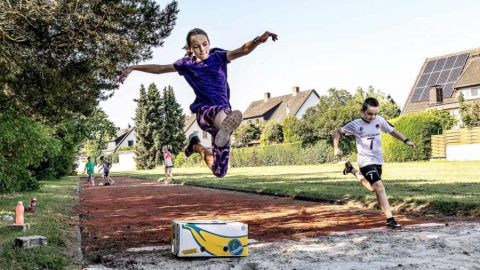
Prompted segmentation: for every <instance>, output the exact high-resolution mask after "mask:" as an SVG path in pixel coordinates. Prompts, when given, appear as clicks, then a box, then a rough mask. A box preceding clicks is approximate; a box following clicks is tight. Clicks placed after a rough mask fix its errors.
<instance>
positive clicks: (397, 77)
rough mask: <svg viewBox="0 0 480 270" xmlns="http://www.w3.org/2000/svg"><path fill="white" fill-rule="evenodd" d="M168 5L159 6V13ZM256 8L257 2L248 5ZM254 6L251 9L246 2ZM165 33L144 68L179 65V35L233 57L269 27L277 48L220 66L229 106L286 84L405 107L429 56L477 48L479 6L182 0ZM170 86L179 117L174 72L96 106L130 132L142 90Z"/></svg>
mask: <svg viewBox="0 0 480 270" xmlns="http://www.w3.org/2000/svg"><path fill="white" fill-rule="evenodd" d="M168 2H169V1H164V0H161V1H158V3H159V4H160V5H161V6H162V7H163V6H164V5H165V4H166V3H168ZM256 2H259V3H256ZM253 3H255V4H253ZM179 8H180V13H179V15H178V19H177V24H176V26H175V28H174V30H173V33H172V34H171V35H170V36H169V37H168V38H167V39H166V40H165V44H164V46H163V47H159V48H155V49H154V57H153V59H150V60H148V61H146V62H144V63H149V64H151V63H155V64H170V63H173V62H175V61H176V60H177V59H179V58H181V57H182V56H183V54H184V52H183V51H182V50H181V48H182V46H183V45H184V44H185V37H186V34H187V32H188V31H189V30H190V29H192V28H195V27H198V28H202V29H203V30H205V31H206V32H207V33H208V35H209V37H210V41H211V47H219V48H223V49H227V50H232V49H236V48H238V47H240V46H241V45H243V44H244V43H245V42H247V41H248V40H251V39H253V38H254V37H255V36H257V35H260V34H262V33H263V32H264V31H266V30H268V31H271V32H275V33H277V34H278V37H279V40H278V41H277V42H275V43H274V42H267V43H265V44H262V45H260V46H259V47H258V48H257V49H256V50H255V51H254V52H252V53H251V54H250V55H248V56H246V57H243V58H240V59H238V60H235V61H233V62H232V63H230V64H229V66H228V69H229V71H228V78H229V79H228V80H229V84H230V89H231V104H232V107H233V108H234V109H239V110H241V111H244V110H245V109H246V108H247V107H248V105H249V104H250V102H252V101H254V100H258V99H262V98H263V94H264V93H265V92H267V91H268V92H270V93H271V94H272V96H279V95H285V94H289V93H290V92H291V88H292V87H293V86H299V87H300V89H301V90H302V91H303V90H307V89H315V90H316V91H317V92H318V93H319V94H320V95H322V94H325V93H326V91H327V90H328V89H329V88H332V87H336V88H343V89H346V90H348V91H350V92H352V93H353V92H354V91H355V89H356V88H357V87H363V88H367V87H368V86H369V85H372V86H374V87H375V88H377V89H380V90H382V91H384V92H386V93H388V94H390V95H391V96H392V97H393V98H394V100H395V101H396V102H397V103H399V104H401V105H402V106H403V105H404V104H405V101H406V98H407V95H408V93H409V91H410V89H411V87H412V85H413V84H414V80H415V78H416V76H417V74H418V72H419V70H420V68H421V66H422V64H423V62H424V61H425V58H427V57H434V56H439V55H443V54H448V53H452V52H457V51H462V50H466V49H472V48H477V47H480V35H479V33H480V19H479V15H478V12H479V11H480V1H466V0H465V1H461V0H460V1H456V2H454V1H353V0H351V1H318V0H317V1H314V0H299V1H285V0H283V1H282V0H277V1H271V0H265V1H262V0H260V1H233V0H225V1H220V0H206V1H194V0H180V1H179ZM152 82H153V83H155V84H156V85H157V87H159V88H160V89H162V88H163V87H165V86H167V85H171V86H172V87H173V88H174V90H175V93H176V97H177V100H178V102H179V103H180V104H181V105H182V107H183V109H184V112H188V111H189V109H188V106H189V105H190V103H192V102H193V100H194V98H195V97H194V94H193V90H192V89H191V88H190V87H189V86H188V84H187V83H186V82H185V80H184V79H183V77H181V76H179V75H178V74H176V73H169V74H162V75H153V74H146V73H141V72H133V73H131V74H130V76H129V77H128V78H127V80H126V82H125V83H124V84H123V85H121V87H120V88H119V89H118V90H117V91H116V93H115V95H114V96H113V97H112V98H111V99H109V100H108V101H104V102H101V103H100V105H101V107H102V108H103V109H104V110H105V111H106V113H107V114H108V115H109V119H110V120H112V121H113V122H114V123H115V124H116V125H117V126H119V127H126V126H127V124H131V125H133V124H134V122H133V120H132V117H133V116H134V112H135V106H136V104H135V102H133V99H134V98H137V97H138V94H139V89H140V84H142V83H143V84H144V85H145V86H146V87H147V86H148V85H149V84H150V83H152Z"/></svg>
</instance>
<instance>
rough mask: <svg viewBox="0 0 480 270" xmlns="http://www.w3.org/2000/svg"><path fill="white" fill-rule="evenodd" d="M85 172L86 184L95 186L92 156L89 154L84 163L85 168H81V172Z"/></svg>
mask: <svg viewBox="0 0 480 270" xmlns="http://www.w3.org/2000/svg"><path fill="white" fill-rule="evenodd" d="M85 171H86V172H87V175H88V180H87V182H88V185H89V186H95V175H94V173H95V164H94V163H93V161H92V158H91V157H90V156H89V157H87V163H85V168H84V169H83V173H85Z"/></svg>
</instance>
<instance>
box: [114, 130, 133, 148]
mask: <svg viewBox="0 0 480 270" xmlns="http://www.w3.org/2000/svg"><path fill="white" fill-rule="evenodd" d="M128 141H133V145H136V144H137V140H136V138H135V130H134V131H132V132H130V134H128V136H127V137H126V138H125V139H124V140H123V141H122V143H120V145H119V146H118V148H117V149H118V150H120V149H122V148H125V147H128Z"/></svg>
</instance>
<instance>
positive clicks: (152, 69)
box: [118, 64, 177, 83]
mask: <svg viewBox="0 0 480 270" xmlns="http://www.w3.org/2000/svg"><path fill="white" fill-rule="evenodd" d="M134 70H136V71H143V72H147V73H153V74H162V73H168V72H176V71H177V70H176V69H175V67H174V66H173V64H170V65H136V66H129V67H127V68H126V69H124V70H123V71H122V74H120V78H119V79H118V80H119V81H120V82H121V83H123V82H124V81H125V79H126V78H127V76H128V74H130V72H132V71H134Z"/></svg>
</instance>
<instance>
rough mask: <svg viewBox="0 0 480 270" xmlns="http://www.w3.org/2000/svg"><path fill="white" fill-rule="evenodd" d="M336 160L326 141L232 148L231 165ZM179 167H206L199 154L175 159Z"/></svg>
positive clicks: (266, 164) (272, 164) (244, 165)
mask: <svg viewBox="0 0 480 270" xmlns="http://www.w3.org/2000/svg"><path fill="white" fill-rule="evenodd" d="M333 160H334V157H333V149H332V146H331V145H329V144H327V142H326V141H319V142H317V143H316V144H314V145H311V146H308V147H302V143H301V142H298V143H291V144H276V145H268V146H255V147H244V148H232V149H231V152H230V165H231V166H232V167H256V166H277V165H307V164H321V163H326V162H331V161H333ZM175 166H177V167H196V166H205V165H204V161H203V159H202V158H201V156H200V155H199V154H193V155H192V156H191V157H189V158H186V157H185V155H184V154H183V153H180V154H178V155H177V157H176V158H175Z"/></svg>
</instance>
